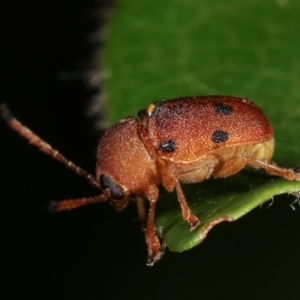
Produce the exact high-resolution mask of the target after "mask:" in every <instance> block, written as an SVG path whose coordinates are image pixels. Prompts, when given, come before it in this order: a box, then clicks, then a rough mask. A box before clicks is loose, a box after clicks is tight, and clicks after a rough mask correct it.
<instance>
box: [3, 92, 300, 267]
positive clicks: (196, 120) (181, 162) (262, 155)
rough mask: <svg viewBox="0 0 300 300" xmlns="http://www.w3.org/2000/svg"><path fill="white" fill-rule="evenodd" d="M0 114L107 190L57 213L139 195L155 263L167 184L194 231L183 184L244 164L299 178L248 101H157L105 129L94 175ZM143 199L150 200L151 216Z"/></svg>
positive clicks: (119, 205) (60, 206)
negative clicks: (276, 156) (158, 210)
mask: <svg viewBox="0 0 300 300" xmlns="http://www.w3.org/2000/svg"><path fill="white" fill-rule="evenodd" d="M0 110H1V115H2V117H3V118H4V119H5V120H6V122H7V123H8V124H9V126H10V127H11V128H12V129H14V130H15V131H17V132H18V133H19V134H20V135H21V136H22V137H23V138H25V139H27V140H28V141H29V142H30V143H31V144H33V145H35V146H36V147H38V148H39V149H40V150H41V151H43V152H45V153H46V154H48V155H50V156H52V157H53V158H55V159H56V160H58V161H60V162H62V163H63V164H65V165H66V166H67V167H69V168H70V169H72V170H73V171H75V172H76V173H77V174H79V175H82V176H84V177H85V178H87V179H88V181H89V182H90V184H91V185H93V186H94V187H96V188H98V189H100V190H102V193H101V194H100V195H98V196H95V197H92V198H81V199H71V200H64V201H61V202H57V203H56V204H55V205H52V207H53V208H54V209H55V210H56V211H62V210H70V209H73V208H77V207H80V206H83V205H86V204H89V203H97V202H104V201H107V200H109V201H110V202H111V203H112V204H113V205H114V207H115V208H116V209H117V210H119V211H120V210H122V209H124V208H125V207H126V206H127V204H128V202H129V201H130V199H131V198H132V197H135V198H136V202H137V207H138V213H139V216H140V219H141V224H142V227H143V229H144V231H145V240H146V243H147V248H148V259H147V264H148V265H150V266H151V265H153V264H154V263H155V262H156V261H157V260H159V259H160V258H161V256H162V254H163V251H162V248H163V246H162V245H161V243H160V241H159V236H158V234H157V232H156V228H155V223H154V221H155V220H154V219H155V205H156V202H157V200H158V197H159V190H158V186H159V185H160V184H162V185H163V186H164V188H165V189H166V190H167V191H169V192H172V191H174V189H175V190H176V192H177V196H178V201H179V204H180V207H181V210H182V216H183V219H184V220H186V221H187V223H188V224H189V227H190V230H193V229H195V228H196V227H197V226H198V225H199V224H200V220H199V219H198V218H197V217H196V216H195V215H194V214H193V213H192V212H191V210H190V208H189V206H188V204H187V202H186V199H185V196H184V193H183V191H182V189H181V184H182V183H195V182H201V181H203V180H205V179H208V178H210V177H214V178H218V177H219V178H220V177H221V178H225V177H228V176H231V175H234V174H236V173H238V172H239V171H240V170H241V169H243V168H244V167H245V166H250V167H254V168H264V169H265V170H266V172H267V173H269V174H271V175H277V176H280V177H283V178H285V179H287V180H300V173H296V172H294V171H293V170H292V169H286V168H281V167H278V166H276V165H274V164H273V163H272V162H271V158H272V155H273V152H274V145H275V144H274V135H273V129H272V127H271V125H270V123H269V122H268V120H267V118H266V117H265V116H264V114H263V112H262V111H261V110H260V108H258V107H257V106H256V105H255V104H254V103H252V102H250V101H249V100H248V99H246V98H238V97H233V96H199V97H184V98H178V99H173V100H166V101H161V102H154V103H152V104H150V106H149V107H148V108H147V109H143V110H141V111H139V113H138V117H137V118H135V117H129V118H126V119H123V120H121V121H120V122H119V123H117V124H115V125H113V126H112V127H110V128H109V129H108V130H107V131H106V133H105V134H104V136H103V137H102V139H101V140H100V143H99V146H98V150H97V163H96V176H95V177H94V176H92V175H91V174H89V173H88V172H86V171H84V170H83V169H81V168H80V167H78V166H76V165H74V164H73V163H72V162H71V161H69V160H67V159H66V158H65V157H64V156H62V155H61V154H60V153H59V152H58V151H57V150H55V149H53V148H52V147H51V146H50V145H49V144H47V143H46V142H45V141H43V140H42V139H41V138H39V137H38V136H37V135H36V134H34V133H33V132H31V131H30V130H29V129H28V128H27V127H25V126H24V125H22V124H21V123H20V122H19V121H18V120H17V119H16V118H14V117H13V116H12V115H11V113H10V112H9V110H8V108H7V107H6V106H5V105H4V104H2V105H1V107H0ZM116 145H117V146H118V147H116ZM144 198H146V199H148V201H149V210H148V213H147V214H145V207H144Z"/></svg>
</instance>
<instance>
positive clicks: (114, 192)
mask: <svg viewBox="0 0 300 300" xmlns="http://www.w3.org/2000/svg"><path fill="white" fill-rule="evenodd" d="M100 185H101V188H102V189H103V190H105V189H109V190H110V194H111V196H112V198H114V199H122V198H124V194H123V193H122V191H121V189H120V188H119V187H118V186H117V185H116V184H115V183H114V182H113V181H112V179H111V178H110V177H108V176H107V175H105V174H102V175H100Z"/></svg>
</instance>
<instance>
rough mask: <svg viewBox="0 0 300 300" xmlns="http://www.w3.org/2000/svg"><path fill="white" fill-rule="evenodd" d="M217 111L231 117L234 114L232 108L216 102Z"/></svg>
mask: <svg viewBox="0 0 300 300" xmlns="http://www.w3.org/2000/svg"><path fill="white" fill-rule="evenodd" d="M215 111H216V112H217V113H219V114H220V115H225V116H229V115H231V113H232V107H231V106H229V105H226V104H223V103H221V102H216V103H215Z"/></svg>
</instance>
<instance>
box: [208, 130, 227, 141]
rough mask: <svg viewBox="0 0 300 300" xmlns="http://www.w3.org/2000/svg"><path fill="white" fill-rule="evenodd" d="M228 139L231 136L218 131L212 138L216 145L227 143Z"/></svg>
mask: <svg viewBox="0 0 300 300" xmlns="http://www.w3.org/2000/svg"><path fill="white" fill-rule="evenodd" d="M228 138H229V134H228V133H227V132H225V131H223V130H216V131H215V132H214V133H213V134H212V136H211V140H212V141H213V142H214V143H216V144H217V143H222V142H225V141H227V140H228Z"/></svg>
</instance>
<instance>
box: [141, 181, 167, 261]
mask: <svg viewBox="0 0 300 300" xmlns="http://www.w3.org/2000/svg"><path fill="white" fill-rule="evenodd" d="M158 195H159V191H158V188H157V187H156V186H153V187H152V190H151V191H148V193H147V195H146V196H147V199H148V200H149V202H150V207H149V212H148V218H147V226H146V230H145V238H146V243H147V246H148V258H147V265H148V266H153V264H154V263H155V262H156V261H158V260H159V259H160V258H161V257H162V255H163V252H162V249H161V245H160V242H159V239H158V237H157V235H156V229H155V225H154V218H155V205H156V202H157V199H158Z"/></svg>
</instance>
